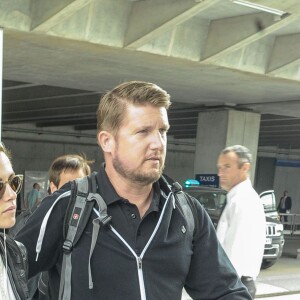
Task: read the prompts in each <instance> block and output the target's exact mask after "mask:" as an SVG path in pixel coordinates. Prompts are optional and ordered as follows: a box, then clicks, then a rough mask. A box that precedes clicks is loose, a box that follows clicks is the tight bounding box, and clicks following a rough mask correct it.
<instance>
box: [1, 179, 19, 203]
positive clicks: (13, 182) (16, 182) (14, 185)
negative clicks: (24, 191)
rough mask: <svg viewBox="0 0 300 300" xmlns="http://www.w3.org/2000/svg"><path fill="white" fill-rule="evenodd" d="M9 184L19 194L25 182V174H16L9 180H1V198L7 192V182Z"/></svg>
mask: <svg viewBox="0 0 300 300" xmlns="http://www.w3.org/2000/svg"><path fill="white" fill-rule="evenodd" d="M7 183H8V184H9V185H10V187H11V188H12V190H13V191H14V192H15V193H16V194H18V193H19V192H20V191H21V188H22V183H23V175H14V176H13V177H11V178H9V179H8V180H7V181H2V180H0V199H1V198H2V196H3V195H4V193H5V189H6V184H7Z"/></svg>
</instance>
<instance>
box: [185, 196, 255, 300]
mask: <svg viewBox="0 0 300 300" xmlns="http://www.w3.org/2000/svg"><path fill="white" fill-rule="evenodd" d="M195 204H196V206H197V210H198V215H199V218H198V220H196V221H198V222H199V224H198V226H196V228H197V227H198V232H197V233H196V235H195V237H194V248H193V252H194V253H193V256H192V259H191V264H190V269H189V273H188V276H187V279H186V284H185V289H186V291H187V293H188V294H189V295H190V297H191V298H192V299H206V300H251V296H250V295H249V293H248V291H247V289H246V287H245V286H244V285H243V284H242V282H241V280H240V279H239V277H238V275H237V273H236V271H235V269H234V268H233V266H232V264H231V262H230V261H229V259H228V257H227V255H226V253H225V252H224V250H223V248H222V246H221V245H220V243H219V241H218V239H217V236H216V232H215V229H214V227H213V224H212V222H211V220H210V218H209V216H208V215H207V213H206V212H205V210H204V209H203V207H202V206H201V205H200V204H199V203H198V201H195Z"/></svg>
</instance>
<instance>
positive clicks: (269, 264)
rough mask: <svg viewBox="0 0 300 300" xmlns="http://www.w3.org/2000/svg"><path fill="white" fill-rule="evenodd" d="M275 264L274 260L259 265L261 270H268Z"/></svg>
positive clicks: (264, 261)
mask: <svg viewBox="0 0 300 300" xmlns="http://www.w3.org/2000/svg"><path fill="white" fill-rule="evenodd" d="M275 263H276V259H273V260H263V261H262V264H261V269H263V270H264V269H268V268H270V267H272V266H273V265H274V264H275Z"/></svg>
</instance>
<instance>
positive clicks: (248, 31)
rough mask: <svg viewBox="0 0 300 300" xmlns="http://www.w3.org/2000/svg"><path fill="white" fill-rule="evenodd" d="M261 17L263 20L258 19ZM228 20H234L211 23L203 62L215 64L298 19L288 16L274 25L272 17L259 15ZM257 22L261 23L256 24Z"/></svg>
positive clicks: (295, 16) (294, 16)
mask: <svg viewBox="0 0 300 300" xmlns="http://www.w3.org/2000/svg"><path fill="white" fill-rule="evenodd" d="M262 16H263V18H262V19H260V17H262ZM230 19H234V20H232V22H230V21H231V20H227V22H224V20H216V21H214V22H212V23H211V29H210V33H209V37H208V41H207V43H206V44H207V50H206V53H205V57H206V58H205V59H204V60H202V61H203V62H205V63H214V62H217V61H218V60H219V59H221V58H223V57H224V56H227V55H229V54H231V53H233V52H234V51H237V50H240V49H242V48H244V47H246V46H249V45H250V44H252V43H254V42H257V41H259V40H261V39H263V38H265V37H267V36H269V35H271V34H272V33H274V32H276V31H278V30H279V29H281V28H283V27H285V26H288V25H289V24H291V23H293V22H296V21H297V19H299V17H298V16H297V15H289V16H287V17H286V18H284V19H282V20H280V21H277V22H276V23H274V20H273V16H272V15H270V14H267V15H266V14H261V13H260V14H255V15H248V16H242V17H240V16H239V17H236V18H230ZM243 19H245V20H246V21H245V20H243ZM258 20H259V22H260V21H261V22H263V23H261V24H260V23H257V22H258ZM259 24H260V25H259ZM257 26H262V30H260V31H258V29H259V28H258V27H257ZM217 38H220V40H219V42H216V39H217Z"/></svg>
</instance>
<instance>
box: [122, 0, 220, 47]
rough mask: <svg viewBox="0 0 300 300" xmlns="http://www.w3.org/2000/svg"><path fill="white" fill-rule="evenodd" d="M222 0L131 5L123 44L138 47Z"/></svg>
mask: <svg viewBox="0 0 300 300" xmlns="http://www.w3.org/2000/svg"><path fill="white" fill-rule="evenodd" d="M221 1H222V0H211V1H205V2H201V3H198V4H195V2H194V1H191V0H186V1H177V2H174V1H171V0H168V1H163V2H162V1H160V0H157V1H155V2H156V3H153V2H154V1H149V2H148V1H142V2H141V3H135V4H134V5H133V7H132V12H131V16H130V19H129V23H128V28H127V32H126V35H125V39H124V45H125V47H127V48H131V49H138V48H140V47H141V46H143V45H145V44H147V43H149V42H150V41H151V40H153V39H155V38H157V37H159V36H160V35H162V34H164V33H166V32H168V31H170V30H172V29H174V27H176V26H177V25H179V24H181V23H183V22H185V21H187V20H189V19H191V18H192V17H194V16H196V15H197V14H200V13H201V12H203V11H204V10H206V9H208V8H210V7H212V6H214V5H216V4H217V3H219V2H221ZM150 2H151V3H150Z"/></svg>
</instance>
